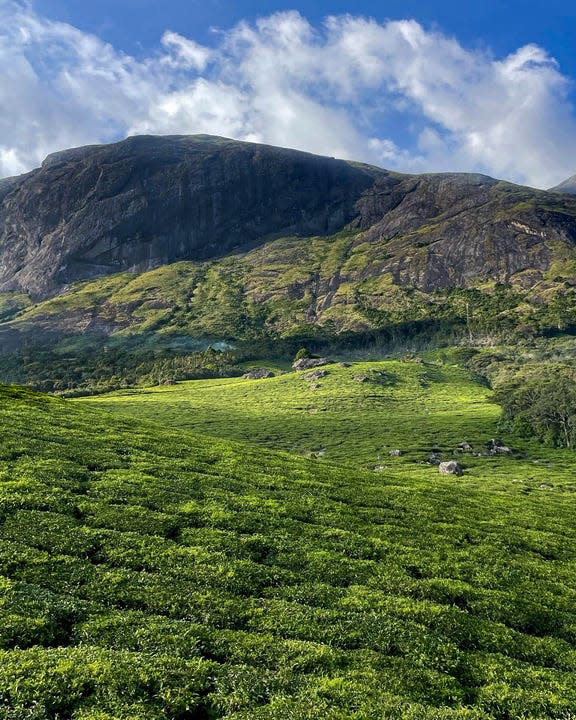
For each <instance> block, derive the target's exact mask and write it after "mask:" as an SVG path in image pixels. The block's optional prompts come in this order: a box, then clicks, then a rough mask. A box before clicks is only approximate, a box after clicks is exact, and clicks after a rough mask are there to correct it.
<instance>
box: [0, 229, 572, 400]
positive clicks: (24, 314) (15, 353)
mask: <svg viewBox="0 0 576 720" xmlns="http://www.w3.org/2000/svg"><path fill="white" fill-rule="evenodd" d="M360 240H361V237H360V235H358V233H354V232H352V231H346V232H343V233H340V234H338V235H336V236H333V237H329V238H321V237H318V238H311V239H308V240H307V241H306V242H305V243H303V242H302V240H301V239H298V238H297V239H294V238H288V239H281V240H276V241H273V242H269V243H267V244H266V245H264V246H262V247H260V248H257V249H255V250H253V251H251V252H248V253H245V254H242V255H237V256H234V257H226V258H222V259H219V260H214V261H211V262H204V263H200V262H177V263H173V264H171V265H165V266H162V267H160V268H157V269H154V270H151V271H148V272H144V273H141V274H138V275H135V274H133V273H119V274H117V275H111V276H108V277H105V278H100V279H97V280H93V281H90V282H84V283H78V284H76V285H74V286H72V287H71V288H69V289H68V290H67V292H66V293H64V294H61V295H57V296H56V297H54V298H51V299H49V300H46V301H44V302H39V303H36V304H32V303H31V302H30V300H29V299H27V298H26V297H25V296H23V295H21V294H20V295H15V294H10V293H4V294H1V295H0V317H2V319H3V322H2V323H1V324H0V331H2V332H7V333H8V337H9V339H10V338H11V340H10V342H13V343H14V346H13V347H11V345H10V342H6V343H3V345H4V347H3V355H1V356H0V377H1V378H2V379H4V380H5V381H9V382H17V383H24V384H30V385H32V386H34V387H36V388H38V389H42V390H46V391H50V392H60V393H62V392H64V393H66V392H69V391H80V390H81V391H83V392H101V391H103V390H111V389H114V388H120V387H126V386H131V385H148V384H153V383H156V382H158V381H160V382H163V381H165V380H167V379H168V380H181V379H190V378H199V377H213V376H214V372H213V369H212V368H211V367H210V363H205V362H204V359H203V358H202V356H201V353H202V352H203V351H204V350H206V348H207V347H208V346H212V347H215V348H227V349H228V350H233V353H231V354H230V355H229V356H227V357H226V358H224V359H223V360H222V362H221V363H220V366H221V367H219V368H218V374H222V372H221V371H223V372H224V373H225V374H229V375H232V374H234V368H235V367H236V365H237V364H238V363H241V362H242V361H243V360H248V359H254V358H274V359H277V358H279V357H280V358H284V359H286V358H289V357H292V356H293V354H294V352H295V351H296V350H297V349H298V348H299V347H301V346H302V345H309V346H310V347H311V348H312V349H314V350H315V351H317V352H324V351H328V350H329V351H331V352H335V353H337V354H340V355H342V356H344V355H345V354H346V353H349V352H356V351H358V350H359V349H360V350H362V349H366V348H371V349H372V350H373V351H380V354H389V353H391V352H403V351H407V350H411V349H421V348H426V347H440V346H450V345H454V344H455V343H462V342H466V343H469V344H473V345H477V344H485V343H490V344H495V343H496V344H498V343H501V342H506V343H510V342H514V343H518V342H520V343H523V342H527V341H532V340H534V339H535V338H542V337H549V336H552V335H556V334H565V335H570V334H573V333H574V331H575V329H576V326H575V325H574V321H573V318H574V317H576V291H575V288H574V286H573V283H572V278H573V275H574V260H573V259H572V258H571V257H570V256H565V257H564V256H563V255H562V254H560V255H559V256H558V259H557V260H555V262H554V263H553V264H552V266H551V267H550V269H549V270H548V271H546V272H545V273H539V274H540V275H541V276H542V278H541V280H540V281H539V282H538V283H537V284H536V285H535V286H532V285H529V286H526V285H525V283H524V280H525V278H523V276H522V275H520V276H519V277H517V278H514V281H513V282H508V283H503V282H494V281H486V282H482V283H479V284H478V286H477V287H468V288H455V289H444V290H436V291H430V292H424V291H422V290H419V289H417V288H415V287H411V286H409V285H402V286H401V285H399V284H397V282H396V280H395V279H394V277H393V276H392V274H391V273H390V272H386V273H377V272H376V271H375V270H374V268H376V267H377V266H378V263H379V262H381V261H382V258H381V257H380V255H381V254H382V250H383V249H382V247H380V246H379V244H377V243H376V244H371V243H367V242H360ZM379 253H380V255H379ZM367 268H372V270H370V273H368V271H367ZM367 273H368V275H367ZM371 273H373V274H371ZM3 337H4V336H2V338H3ZM14 338H18V339H17V340H15V339H14ZM372 354H373V355H376V356H377V352H373V353H372Z"/></svg>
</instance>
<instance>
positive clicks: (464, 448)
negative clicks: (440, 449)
mask: <svg viewBox="0 0 576 720" xmlns="http://www.w3.org/2000/svg"><path fill="white" fill-rule="evenodd" d="M456 450H457V451H458V452H462V453H470V452H472V445H470V443H469V442H466V441H464V442H461V443H459V444H458V445H457V446H456Z"/></svg>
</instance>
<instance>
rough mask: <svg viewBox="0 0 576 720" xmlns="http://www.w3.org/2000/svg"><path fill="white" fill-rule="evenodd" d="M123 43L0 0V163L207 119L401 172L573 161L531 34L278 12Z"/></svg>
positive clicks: (565, 111)
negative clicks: (517, 36) (316, 19)
mask: <svg viewBox="0 0 576 720" xmlns="http://www.w3.org/2000/svg"><path fill="white" fill-rule="evenodd" d="M159 36H160V38H159V44H158V47H157V48H156V49H155V50H154V51H151V52H150V53H149V54H148V56H147V57H144V58H138V59H137V58H135V57H131V56H129V55H127V54H125V53H123V52H121V51H120V50H118V49H116V48H114V47H112V46H110V45H109V44H106V43H105V42H103V41H102V40H101V39H99V38H98V37H95V36H93V35H89V34H86V33H84V32H81V31H80V30H78V29H76V28H74V27H72V26H70V25H66V24H64V23H60V22H55V21H52V20H49V19H47V18H44V17H41V16H39V15H38V14H36V13H35V12H34V11H33V9H32V7H31V6H30V5H29V4H28V3H27V2H22V1H19V0H0V63H1V67H2V73H0V175H9V174H16V173H18V172H22V171H25V170H28V169H30V168H32V167H34V166H36V165H38V164H39V162H40V161H41V160H42V159H43V158H44V157H45V155H47V154H48V153H49V152H53V151H55V150H59V149H62V148H65V147H70V146H75V145H81V144H86V143H94V142H106V141H111V140H116V139H119V138H121V137H124V136H126V135H130V134H136V133H163V134H168V133H174V134H176V133H198V132H201V133H212V134H218V135H225V136H228V137H234V138H238V139H245V140H252V141H258V142H267V143H271V144H278V145H284V146H288V147H295V148H299V149H303V150H308V151H311V152H316V153H320V154H326V155H332V156H338V157H344V158H350V159H356V160H363V161H366V162H372V163H376V164H380V165H384V166H385V167H389V168H394V169H398V170H405V171H443V170H463V171H464V170H465V171H480V172H487V173H490V174H492V175H496V176H498V177H505V178H507V179H511V180H514V181H517V182H525V183H528V184H531V185H535V186H541V187H547V186H550V185H553V184H555V183H556V182H559V181H560V180H562V179H564V178H565V177H567V176H568V175H572V174H573V173H574V172H575V171H576V117H575V115H574V112H573V108H572V107H571V106H570V104H569V102H568V99H567V91H568V79H567V78H566V77H565V76H563V75H562V73H561V71H560V69H559V67H558V66H557V64H556V62H555V61H554V59H553V58H551V57H550V56H549V55H548V54H547V53H546V51H545V50H543V49H542V48H540V47H537V46H535V45H527V46H525V47H522V48H519V49H518V50H516V51H515V52H514V53H512V54H511V55H509V56H507V57H503V58H494V57H492V56H491V55H490V54H489V53H487V52H480V51H473V50H469V49H466V48H464V47H462V46H461V45H460V44H459V43H458V41H457V40H456V39H454V38H450V37H447V36H446V35H443V34H441V33H439V32H431V31H429V30H426V29H425V28H423V27H422V26H421V25H420V24H418V23H417V22H415V21H414V20H403V21H389V22H385V23H377V22H376V21H373V20H370V19H366V18H360V17H354V16H351V15H345V16H338V17H330V18H328V19H326V21H325V22H324V24H323V25H322V26H321V27H313V26H312V25H311V24H310V23H309V22H308V21H307V20H306V19H305V18H304V17H302V16H301V15H300V14H298V13H297V12H284V13H276V14H273V15H270V16H268V17H264V18H261V19H259V20H257V21H256V22H254V23H248V22H243V23H240V24H239V25H237V26H236V27H234V28H232V29H230V30H227V31H224V32H219V33H217V34H215V36H214V44H213V46H212V47H205V46H202V45H200V44H198V43H197V42H195V41H194V39H193V38H186V37H183V36H182V35H180V34H178V33H177V32H175V31H174V30H172V29H164V28H163V29H161V30H160V32H159Z"/></svg>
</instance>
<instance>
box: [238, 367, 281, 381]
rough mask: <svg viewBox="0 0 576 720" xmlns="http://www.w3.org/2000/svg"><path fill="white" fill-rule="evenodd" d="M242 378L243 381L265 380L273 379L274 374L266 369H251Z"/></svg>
mask: <svg viewBox="0 0 576 720" xmlns="http://www.w3.org/2000/svg"><path fill="white" fill-rule="evenodd" d="M242 377H243V378H244V379H245V380H265V379H266V378H271V377H274V373H273V372H272V371H271V370H268V368H252V370H248V372H247V373H244V375H242Z"/></svg>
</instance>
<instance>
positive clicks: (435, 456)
mask: <svg viewBox="0 0 576 720" xmlns="http://www.w3.org/2000/svg"><path fill="white" fill-rule="evenodd" d="M426 462H427V463H428V464H429V465H440V463H441V462H442V456H441V455H440V453H437V452H431V453H430V454H429V455H428V458H427V459H426Z"/></svg>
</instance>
